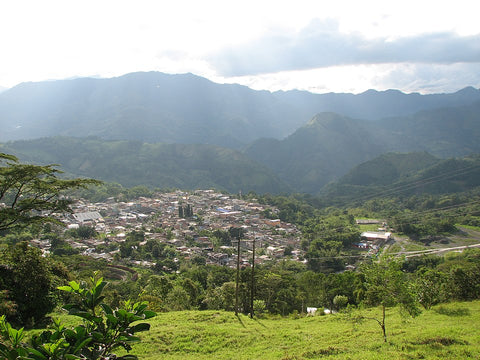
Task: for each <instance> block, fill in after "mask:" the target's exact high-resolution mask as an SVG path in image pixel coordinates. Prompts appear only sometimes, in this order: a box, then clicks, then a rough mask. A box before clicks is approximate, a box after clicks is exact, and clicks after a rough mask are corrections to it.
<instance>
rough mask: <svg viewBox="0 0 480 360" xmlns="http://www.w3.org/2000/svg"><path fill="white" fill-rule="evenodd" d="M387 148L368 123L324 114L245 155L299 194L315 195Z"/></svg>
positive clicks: (254, 146) (262, 141) (253, 146)
mask: <svg viewBox="0 0 480 360" xmlns="http://www.w3.org/2000/svg"><path fill="white" fill-rule="evenodd" d="M386 147H387V145H386V144H385V143H384V141H383V140H382V139H381V138H377V137H376V136H375V133H373V132H372V131H371V129H370V124H369V123H367V122H362V121H360V120H354V119H350V118H348V117H345V116H341V115H338V114H335V113H322V114H317V115H316V116H315V117H313V118H312V120H310V122H308V123H307V124H306V125H305V126H303V127H301V128H300V129H298V130H297V131H295V133H293V134H292V135H290V136H288V137H287V138H285V139H284V140H275V139H260V140H257V141H256V142H254V143H253V144H251V145H250V146H249V147H248V148H247V149H246V150H245V154H247V155H248V156H249V157H251V158H252V159H255V160H256V161H258V162H260V163H262V164H264V165H265V166H268V167H269V168H271V169H272V170H273V171H274V172H275V173H276V174H278V176H279V177H280V178H281V179H283V180H284V181H285V182H287V183H289V184H290V185H291V186H292V187H293V188H294V189H296V190H297V191H299V192H308V193H316V192H318V191H319V190H320V188H321V187H322V186H324V185H325V184H327V183H328V182H330V181H332V180H334V179H336V178H338V177H339V176H340V175H343V174H344V173H346V172H347V171H348V170H350V169H351V168H352V167H353V166H355V165H357V164H359V163H361V162H363V161H366V160H368V159H371V158H373V157H374V156H376V155H379V154H381V153H382V152H383V151H384V150H385V148H386Z"/></svg>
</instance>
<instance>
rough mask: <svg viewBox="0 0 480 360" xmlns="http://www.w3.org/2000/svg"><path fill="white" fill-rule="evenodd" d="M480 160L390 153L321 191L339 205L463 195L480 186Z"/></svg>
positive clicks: (356, 169) (473, 157)
mask: <svg viewBox="0 0 480 360" xmlns="http://www.w3.org/2000/svg"><path fill="white" fill-rule="evenodd" d="M479 179H480V157H479V156H478V155H475V156H474V155H472V156H469V157H465V158H460V159H455V158H452V159H445V160H442V159H437V158H435V157H434V156H432V155H430V154H428V153H408V154H399V153H389V154H384V155H381V156H379V157H377V158H375V159H373V160H370V161H367V162H365V163H362V164H360V165H358V166H356V167H355V168H353V169H352V170H351V171H349V172H348V173H347V174H346V175H345V176H343V177H341V178H340V179H339V180H338V181H337V182H334V183H331V184H329V185H327V186H326V187H325V188H324V189H322V191H321V193H320V194H321V195H322V196H323V197H325V198H329V199H335V200H336V201H338V200H341V201H353V200H359V199H362V198H363V199H367V198H370V197H371V196H373V195H375V196H379V195H384V196H390V195H402V196H410V195H414V194H445V193H460V192H463V191H468V190H471V189H473V188H475V187H477V186H479V184H480V180H479Z"/></svg>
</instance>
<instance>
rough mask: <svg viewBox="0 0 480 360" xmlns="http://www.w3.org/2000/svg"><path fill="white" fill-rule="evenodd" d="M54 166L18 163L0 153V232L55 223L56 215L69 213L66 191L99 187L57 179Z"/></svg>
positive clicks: (94, 182)
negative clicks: (54, 215) (2, 204)
mask: <svg viewBox="0 0 480 360" xmlns="http://www.w3.org/2000/svg"><path fill="white" fill-rule="evenodd" d="M60 173H61V171H60V170H57V169H56V168H55V165H44V166H40V165H30V164H20V163H19V162H18V159H17V158H16V157H15V156H13V155H8V154H4V153H0V203H4V204H5V206H4V207H1V208H0V230H7V229H11V228H15V227H24V226H27V225H29V224H33V223H45V222H54V221H55V219H54V218H53V217H52V214H53V213H55V212H70V211H71V209H70V207H69V205H70V204H71V200H69V199H68V198H66V197H65V191H67V190H72V189H77V188H84V187H86V186H87V185H92V184H99V183H100V182H99V181H97V180H93V179H68V180H66V179H59V178H58V177H57V176H58V174H60Z"/></svg>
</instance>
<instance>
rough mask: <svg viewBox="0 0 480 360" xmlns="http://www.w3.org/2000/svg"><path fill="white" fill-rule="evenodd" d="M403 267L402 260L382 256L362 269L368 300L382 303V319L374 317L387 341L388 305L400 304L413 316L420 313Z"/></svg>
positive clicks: (372, 303)
mask: <svg viewBox="0 0 480 360" xmlns="http://www.w3.org/2000/svg"><path fill="white" fill-rule="evenodd" d="M401 268H402V261H401V260H399V259H391V258H381V259H380V261H378V262H373V261H372V262H370V263H369V264H366V265H365V266H364V268H363V271H362V273H363V275H364V276H365V299H366V301H367V302H368V303H369V304H370V305H375V306H376V305H380V306H381V308H382V317H381V320H379V319H378V318H373V319H374V320H375V321H377V323H378V325H379V326H380V327H381V329H382V332H383V339H384V341H385V342H387V332H386V325H385V317H386V316H385V313H386V309H387V308H388V307H392V306H395V305H400V306H401V307H402V309H403V310H406V312H407V313H408V314H409V315H411V316H413V317H415V316H417V315H418V314H419V313H420V311H419V309H418V307H417V306H416V302H415V297H414V293H413V291H412V289H411V288H410V287H409V283H408V279H407V277H406V274H405V273H403V272H402V270H401Z"/></svg>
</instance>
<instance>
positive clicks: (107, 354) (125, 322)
mask: <svg viewBox="0 0 480 360" xmlns="http://www.w3.org/2000/svg"><path fill="white" fill-rule="evenodd" d="M90 281H91V287H90V288H86V287H85V284H81V283H78V282H76V281H71V282H70V283H69V285H68V286H62V287H59V289H61V290H64V291H66V292H68V293H71V294H74V295H76V296H78V302H76V303H75V304H70V305H65V306H64V308H65V309H67V310H68V311H69V313H70V314H72V315H75V316H78V317H80V318H82V320H83V324H82V325H78V326H75V327H74V328H67V327H65V326H64V325H62V324H61V322H60V321H58V320H56V321H54V324H53V328H52V330H46V331H43V332H42V333H41V334H39V335H34V336H33V337H32V339H31V342H30V344H29V345H26V344H24V343H23V342H22V340H23V337H24V333H23V329H20V330H16V329H14V328H12V327H11V325H10V324H9V323H7V322H6V321H5V317H4V316H3V317H1V318H0V338H1V339H2V340H3V341H2V342H1V343H0V354H1V355H2V356H4V357H5V358H6V359H20V358H21V359H33V360H44V359H45V360H46V359H89V360H95V359H125V360H127V359H137V357H136V356H134V355H125V356H121V357H117V356H116V355H115V354H113V353H112V351H113V350H115V349H117V348H119V347H122V348H123V349H125V350H127V351H130V350H131V348H132V347H131V346H132V344H134V343H137V342H139V341H140V338H138V337H137V336H135V333H137V332H141V331H146V330H149V329H150V325H149V324H148V323H138V322H137V321H139V320H145V319H149V318H152V317H153V316H155V315H156V314H155V313H154V312H152V311H149V310H147V309H146V308H147V305H146V303H131V302H130V301H126V302H125V305H124V307H123V308H120V309H119V308H117V309H112V308H111V307H110V306H109V305H107V304H105V303H104V302H103V299H104V296H103V295H102V292H103V289H104V287H105V286H106V284H107V283H106V282H104V281H103V279H102V278H100V279H96V278H91V279H90ZM133 323H135V324H133Z"/></svg>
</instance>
